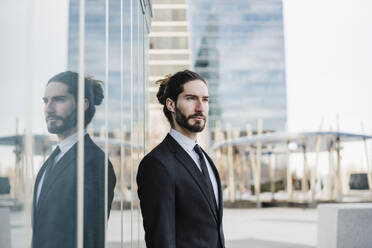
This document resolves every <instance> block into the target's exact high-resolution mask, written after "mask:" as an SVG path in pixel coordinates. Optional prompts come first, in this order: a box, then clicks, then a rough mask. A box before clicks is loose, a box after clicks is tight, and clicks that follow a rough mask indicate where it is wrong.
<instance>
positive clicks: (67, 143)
mask: <svg viewBox="0 0 372 248" xmlns="http://www.w3.org/2000/svg"><path fill="white" fill-rule="evenodd" d="M86 134H87V131H86V130H84V136H85V135H86ZM78 139H79V135H78V133H77V132H76V133H74V134H72V135H70V136H68V137H67V138H66V139H64V140H62V141H61V142H60V143H59V144H58V147H59V149H60V150H61V153H62V154H63V153H65V152H67V151H68V150H70V148H71V147H72V146H73V145H75V143H76V142H78Z"/></svg>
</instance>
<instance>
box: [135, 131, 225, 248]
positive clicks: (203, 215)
mask: <svg viewBox="0 0 372 248" xmlns="http://www.w3.org/2000/svg"><path fill="white" fill-rule="evenodd" d="M204 154H205V155H206V157H207V159H208V160H209V163H210V165H211V166H212V168H213V171H214V174H215V176H216V179H217V184H218V195H219V197H218V199H219V209H216V206H215V204H214V202H213V201H210V200H208V199H210V197H209V195H208V191H207V185H206V183H205V180H203V179H204V178H203V175H202V173H201V172H200V170H199V169H198V168H197V166H196V164H195V162H194V161H193V159H192V158H191V157H190V156H189V155H188V154H187V152H186V151H185V150H184V149H183V148H182V147H181V146H180V145H179V144H178V143H177V141H176V140H174V139H173V138H172V136H170V135H169V134H168V135H167V136H166V138H165V139H164V140H163V142H162V143H160V144H159V145H158V146H157V147H156V148H154V149H153V150H152V151H151V152H150V153H149V154H147V155H146V156H145V157H144V158H143V160H142V161H141V163H140V165H139V169H138V174H137V184H138V196H139V199H140V205H141V211H142V216H143V225H144V229H145V240H146V245H147V248H168V247H173V248H175V247H177V248H191V247H192V248H199V247H200V248H202V247H203V248H221V247H225V245H224V234H223V229H222V209H223V207H222V194H221V181H220V178H219V175H218V172H217V170H216V167H215V166H214V164H213V162H212V160H211V159H210V158H209V156H208V155H207V154H206V153H205V152H204Z"/></svg>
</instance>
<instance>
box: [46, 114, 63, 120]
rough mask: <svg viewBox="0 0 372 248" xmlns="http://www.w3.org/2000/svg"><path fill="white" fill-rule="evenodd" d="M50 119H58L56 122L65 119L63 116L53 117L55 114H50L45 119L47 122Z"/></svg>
mask: <svg viewBox="0 0 372 248" xmlns="http://www.w3.org/2000/svg"><path fill="white" fill-rule="evenodd" d="M48 118H53V119H56V120H63V118H62V117H61V116H58V115H53V114H48V115H47V116H46V117H45V120H47V119H48Z"/></svg>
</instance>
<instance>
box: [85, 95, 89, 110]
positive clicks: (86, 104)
mask: <svg viewBox="0 0 372 248" xmlns="http://www.w3.org/2000/svg"><path fill="white" fill-rule="evenodd" d="M89 104H90V103H89V101H88V99H86V98H84V111H86V110H87V109H88V108H89Z"/></svg>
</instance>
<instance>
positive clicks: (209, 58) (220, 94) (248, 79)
mask: <svg viewBox="0 0 372 248" xmlns="http://www.w3.org/2000/svg"><path fill="white" fill-rule="evenodd" d="M188 4H189V11H188V19H189V22H190V46H191V51H192V53H191V55H192V56H191V59H192V67H193V68H194V69H195V70H196V71H197V72H198V73H200V74H201V75H202V76H204V77H205V78H207V80H208V82H209V91H210V96H211V97H210V113H209V129H210V131H213V129H214V128H215V126H216V122H217V121H218V120H220V121H221V123H222V127H223V128H226V124H227V123H230V124H231V126H232V127H233V128H238V129H240V130H242V131H244V130H245V129H246V125H247V124H250V125H251V126H252V128H253V130H255V129H256V123H257V119H258V118H262V119H263V127H264V130H283V129H285V124H286V119H287V112H286V80H285V58H284V34H283V13H282V1H281V0H265V1H263V0H251V1H247V0H234V1H229V0H216V1H213V2H211V1H208V0H188Z"/></svg>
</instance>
